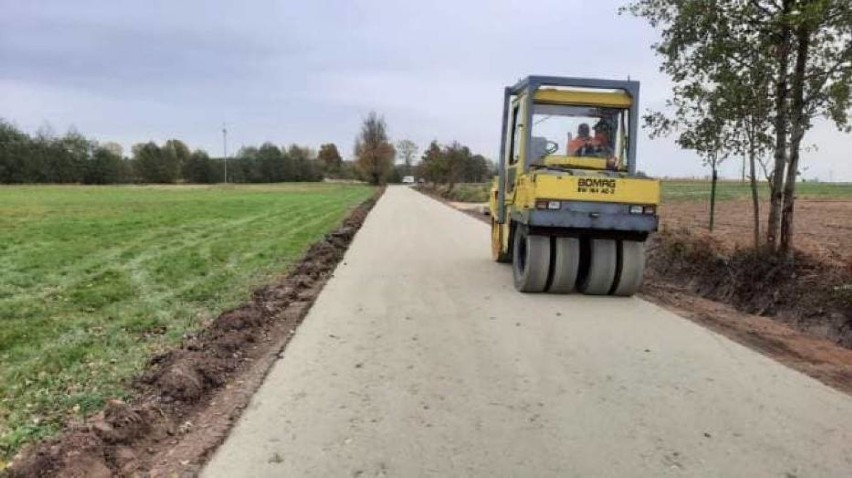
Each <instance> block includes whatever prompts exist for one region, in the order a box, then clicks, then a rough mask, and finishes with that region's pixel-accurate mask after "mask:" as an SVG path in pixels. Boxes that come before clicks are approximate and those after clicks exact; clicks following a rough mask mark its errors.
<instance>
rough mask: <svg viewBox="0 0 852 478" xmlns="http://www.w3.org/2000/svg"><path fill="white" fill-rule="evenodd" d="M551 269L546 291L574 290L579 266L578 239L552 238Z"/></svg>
mask: <svg viewBox="0 0 852 478" xmlns="http://www.w3.org/2000/svg"><path fill="white" fill-rule="evenodd" d="M551 259H552V260H553V264H552V266H553V269H552V271H551V276H550V288H548V289H547V290H548V292H553V293H554V294H567V293H569V292H572V291H573V290H574V285H575V284H576V282H577V272H578V270H579V268H580V240H579V239H577V238H576V237H554V238H553V257H552V258H551Z"/></svg>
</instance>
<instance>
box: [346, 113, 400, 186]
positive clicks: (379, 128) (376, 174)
mask: <svg viewBox="0 0 852 478" xmlns="http://www.w3.org/2000/svg"><path fill="white" fill-rule="evenodd" d="M355 156H356V157H357V158H358V162H357V165H358V169H359V170H360V172H361V174H362V175H363V176H364V178H365V179H366V180H367V181H369V182H370V184H384V183H385V181H386V180H387V177H388V175H389V174H390V173H391V171H392V170H393V160H394V157H395V156H396V151H395V150H394V147H393V145H392V144H391V143H390V140H389V139H388V134H387V124H386V123H385V119H384V118H383V117H381V116H379V115H378V114H376V113H375V112H370V114H369V115H368V116H367V118H366V119H364V123H363V124H362V125H361V133H360V134H359V135H358V138H357V139H356V140H355Z"/></svg>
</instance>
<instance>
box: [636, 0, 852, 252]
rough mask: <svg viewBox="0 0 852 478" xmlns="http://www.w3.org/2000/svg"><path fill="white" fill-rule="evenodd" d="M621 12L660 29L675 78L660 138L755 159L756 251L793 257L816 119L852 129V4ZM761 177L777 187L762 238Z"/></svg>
mask: <svg viewBox="0 0 852 478" xmlns="http://www.w3.org/2000/svg"><path fill="white" fill-rule="evenodd" d="M623 11H626V12H629V13H632V14H634V15H636V16H639V17H642V18H645V19H646V20H647V21H648V22H649V23H650V24H651V26H653V27H656V28H658V29H659V30H660V31H661V37H662V38H661V41H660V42H659V43H657V44H656V45H654V49H655V50H656V52H657V54H658V55H659V56H660V57H661V58H662V60H663V63H662V70H663V71H664V72H666V73H667V74H668V75H669V76H670V77H671V79H672V81H673V83H674V91H673V95H672V98H671V99H670V100H669V102H668V108H667V110H668V111H662V112H661V111H658V112H652V113H651V114H649V115H648V116H647V117H646V123H647V125H649V126H650V127H651V128H652V131H653V134H652V135H659V134H671V133H675V134H676V135H677V142H678V143H679V144H680V145H681V146H683V147H684V148H687V149H692V150H695V151H697V152H698V153H699V154H700V155H701V156H702V157H703V158H704V160H705V162H706V163H707V164H708V165H709V166H710V167H711V168H712V170H713V172H714V175H715V171H716V168H717V166H718V164H719V163H721V162H722V161H724V160H725V159H726V158H727V157H729V156H740V157H744V158H746V159H747V160H748V162H749V177H750V182H751V187H752V209H753V223H754V247H755V249H759V250H760V249H762V250H767V251H769V252H771V253H774V254H777V255H780V256H782V257H785V258H787V259H792V257H793V250H794V249H793V232H794V227H793V226H794V214H795V201H796V180H797V177H798V176H799V173H800V166H799V162H800V156H801V150H802V147H803V142H804V138H805V135H806V133H807V132H808V130H810V129H811V127H812V126H813V122H814V120H815V119H817V118H819V117H822V118H825V119H827V120H828V121H830V122H833V123H834V124H835V125H836V126H837V128H838V129H839V130H841V131H845V132H849V131H850V123H849V109H850V105H852V2H850V1H849V0H751V1H743V0H713V1H708V0H639V1H635V2H633V3H632V4H630V5H628V6H627V7H625V8H624V9H623ZM758 176H762V177H763V178H764V179H765V180H766V181H768V183H769V187H770V191H771V193H770V202H769V212H768V215H767V219H766V223H765V224H766V226H765V231H764V232H765V235H763V234H761V214H760V201H759V198H758V194H757V189H758V188H757V182H758V180H759V179H758Z"/></svg>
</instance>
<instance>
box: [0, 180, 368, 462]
mask: <svg viewBox="0 0 852 478" xmlns="http://www.w3.org/2000/svg"><path fill="white" fill-rule="evenodd" d="M372 194H373V189H371V188H368V187H365V186H340V185H326V184H285V185H256V186H214V187H202V186H162V187H157V186H151V187H134V186H119V187H83V186H70V187H62V186H20V187H18V186H2V187H0V458H2V456H4V455H5V456H9V455H10V454H11V453H13V452H14V451H15V450H16V449H17V448H19V446H20V445H21V444H22V443H24V442H27V441H30V440H33V439H36V438H40V437H43V436H46V435H49V434H51V433H53V432H55V431H56V430H57V429H58V428H59V427H60V426H61V424H62V423H63V422H64V421H65V420H66V419H68V418H71V417H72V416H75V415H76V416H82V415H85V414H87V413H90V412H92V411H94V410H97V409H99V408H100V407H101V406H102V405H103V404H104V402H105V400H107V399H109V398H113V397H124V396H126V393H127V392H126V390H127V389H126V385H127V381H128V379H129V378H131V377H133V376H135V375H136V374H138V373H139V372H140V371H141V370H142V368H143V367H144V365H145V363H146V360H147V359H148V358H149V357H150V356H151V355H152V354H155V353H157V352H160V351H163V350H164V349H166V348H168V347H169V346H173V345H174V344H176V343H177V342H178V341H179V340H180V339H181V337H182V336H183V335H184V334H185V333H187V332H189V331H192V330H195V329H198V328H199V327H201V326H202V325H203V324H205V322H206V321H209V320H211V319H213V318H215V316H216V315H218V313H219V312H221V311H223V310H225V309H227V308H231V307H234V306H236V305H238V304H240V303H242V302H244V301H246V300H247V299H248V297H249V294H250V292H251V291H252V290H253V289H254V288H255V287H257V286H259V285H262V284H264V283H266V282H268V281H270V280H271V279H272V278H273V277H275V276H277V275H279V274H281V273H282V272H284V271H285V270H286V269H287V266H288V265H289V264H291V263H292V262H293V261H294V260H296V259H298V257H299V256H300V255H301V254H302V253H303V252H304V251H305V250H306V249H307V246H308V245H309V244H311V243H312V242H315V241H317V240H319V239H320V238H321V237H322V236H323V235H324V234H325V233H326V232H328V231H329V230H331V229H333V228H335V227H336V226H337V225H338V224H339V223H340V222H341V220H342V219H343V218H344V217H345V216H346V214H347V212H348V211H350V210H351V209H352V208H353V207H354V206H356V205H357V204H359V203H360V202H361V201H363V200H365V199H367V198H368V197H370V196H371V195H372Z"/></svg>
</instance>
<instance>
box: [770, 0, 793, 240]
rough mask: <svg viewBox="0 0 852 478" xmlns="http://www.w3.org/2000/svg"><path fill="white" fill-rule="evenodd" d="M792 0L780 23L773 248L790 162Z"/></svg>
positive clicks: (785, 5) (786, 1) (784, 4)
mask: <svg viewBox="0 0 852 478" xmlns="http://www.w3.org/2000/svg"><path fill="white" fill-rule="evenodd" d="M791 3H792V0H782V2H781V24H780V25H779V28H780V30H779V32H778V44H777V45H776V48H777V50H776V55H777V56H778V78H776V80H775V112H776V115H775V166H774V168H773V171H772V178H771V180H770V191H771V197H770V202H769V220H768V221H767V225H766V242H767V243H768V246H769V249H770V250H772V251H773V252H775V251H777V249H778V231H779V229H780V226H781V205H782V203H783V200H784V191H783V188H784V169H785V166H786V165H787V125H788V123H789V118H788V117H787V76H788V72H787V68H788V66H789V64H790V33H791V32H790V25H789V23H788V19H787V16H788V15H789V14H790V4H791Z"/></svg>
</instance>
